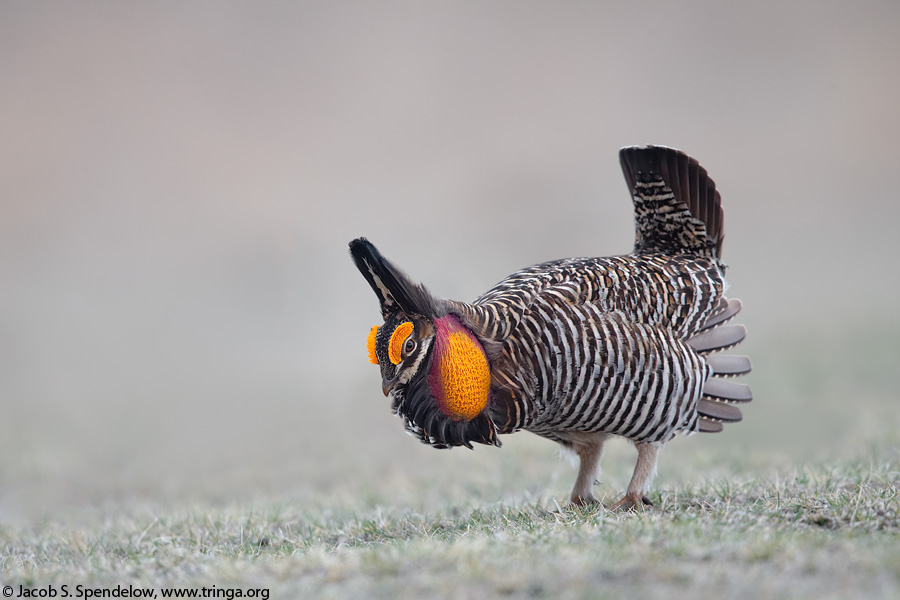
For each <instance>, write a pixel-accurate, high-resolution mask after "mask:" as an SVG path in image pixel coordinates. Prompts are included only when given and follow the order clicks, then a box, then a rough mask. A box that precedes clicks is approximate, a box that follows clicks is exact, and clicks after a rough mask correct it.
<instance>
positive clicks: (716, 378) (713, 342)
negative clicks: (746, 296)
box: [688, 298, 753, 433]
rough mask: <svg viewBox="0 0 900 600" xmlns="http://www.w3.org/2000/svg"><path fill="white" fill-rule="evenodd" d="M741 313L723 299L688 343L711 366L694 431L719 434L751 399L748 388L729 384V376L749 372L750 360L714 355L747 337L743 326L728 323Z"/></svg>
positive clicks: (734, 301)
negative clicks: (696, 426) (739, 405)
mask: <svg viewBox="0 0 900 600" xmlns="http://www.w3.org/2000/svg"><path fill="white" fill-rule="evenodd" d="M740 311H741V301H740V300H738V299H737V298H731V299H725V298H723V299H722V301H721V302H720V303H719V306H718V307H717V308H716V310H715V311H713V313H712V314H711V315H710V316H709V317H708V318H707V319H706V322H705V323H704V324H703V326H702V327H701V328H700V331H699V332H697V334H696V335H694V336H693V337H692V338H690V339H689V340H688V344H690V345H691V347H693V348H694V350H696V351H697V353H698V354H700V355H701V356H703V358H704V359H705V360H706V364H708V365H709V366H710V367H712V370H713V374H712V375H711V376H710V377H709V378H708V379H707V380H706V383H705V384H704V385H703V397H702V398H701V399H700V400H699V402H698V403H697V414H698V415H699V417H700V418H699V419H698V431H703V432H708V433H715V432H719V431H722V429H723V427H724V424H725V423H737V422H738V421H740V420H741V419H742V418H743V417H742V415H741V409H740V408H739V407H738V406H737V405H738V404H745V403H747V402H750V401H751V400H753V394H752V393H751V392H750V386H748V385H746V384H743V383H735V382H733V381H730V379H731V378H732V377H737V376H740V375H746V374H747V373H749V372H750V369H751V365H750V359H749V358H748V357H746V356H740V355H733V354H715V353H716V352H720V351H722V350H727V349H729V348H733V347H735V346H737V345H738V344H740V343H741V342H742V341H743V340H744V337H746V335H747V328H746V327H744V326H743V325H730V324H728V322H729V321H730V320H731V319H733V318H734V316H735V315H737V314H738V313H739V312H740Z"/></svg>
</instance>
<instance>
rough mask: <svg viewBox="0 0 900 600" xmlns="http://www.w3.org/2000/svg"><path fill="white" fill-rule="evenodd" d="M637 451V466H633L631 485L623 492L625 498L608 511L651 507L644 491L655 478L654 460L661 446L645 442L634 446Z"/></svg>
mask: <svg viewBox="0 0 900 600" xmlns="http://www.w3.org/2000/svg"><path fill="white" fill-rule="evenodd" d="M634 446H635V448H637V451H638V458H637V464H636V465H635V466H634V474H633V475H632V476H631V483H629V484H628V489H627V490H626V491H625V497H624V498H622V499H621V500H619V501H618V502H616V503H615V504H613V506H612V508H611V509H610V510H631V509H632V508H643V505H645V504H646V505H647V506H653V503H652V502H650V499H649V498H647V496H645V495H644V490H646V489H647V486H649V485H650V481H651V480H652V479H653V477H654V476H656V460H657V457H658V456H659V451H660V449H661V448H662V444H659V443H653V442H645V443H640V444H635V445H634Z"/></svg>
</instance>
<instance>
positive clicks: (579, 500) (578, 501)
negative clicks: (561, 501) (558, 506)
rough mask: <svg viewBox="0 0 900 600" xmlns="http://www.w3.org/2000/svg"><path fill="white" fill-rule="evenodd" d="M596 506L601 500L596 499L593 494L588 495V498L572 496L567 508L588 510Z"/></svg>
mask: <svg viewBox="0 0 900 600" xmlns="http://www.w3.org/2000/svg"><path fill="white" fill-rule="evenodd" d="M595 504H599V500H597V499H596V498H594V496H593V494H588V495H587V496H572V497H571V498H570V499H569V503H568V504H567V505H566V507H567V508H568V507H577V508H586V507H588V506H593V505H595Z"/></svg>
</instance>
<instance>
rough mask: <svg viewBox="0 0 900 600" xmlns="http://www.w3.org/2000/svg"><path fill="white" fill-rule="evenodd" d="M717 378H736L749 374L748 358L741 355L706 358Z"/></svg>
mask: <svg viewBox="0 0 900 600" xmlns="http://www.w3.org/2000/svg"><path fill="white" fill-rule="evenodd" d="M706 364H708V365H709V366H710V367H712V370H713V374H714V375H716V376H717V377H737V376H739V375H746V374H747V373H749V372H750V369H751V364H750V357H749V356H743V355H741V354H712V355H710V356H707V357H706Z"/></svg>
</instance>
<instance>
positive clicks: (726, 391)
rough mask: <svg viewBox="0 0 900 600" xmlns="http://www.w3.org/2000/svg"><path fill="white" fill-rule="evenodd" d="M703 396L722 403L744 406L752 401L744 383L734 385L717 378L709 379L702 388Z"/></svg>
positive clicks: (747, 386) (748, 387)
mask: <svg viewBox="0 0 900 600" xmlns="http://www.w3.org/2000/svg"><path fill="white" fill-rule="evenodd" d="M703 396H704V397H706V398H713V399H715V400H720V401H722V402H739V403H741V404H744V403H746V402H750V401H751V400H753V393H752V392H751V391H750V386H749V385H747V384H746V383H734V382H733V381H727V380H725V379H720V378H718V377H710V378H709V379H707V380H706V385H704V386H703Z"/></svg>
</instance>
